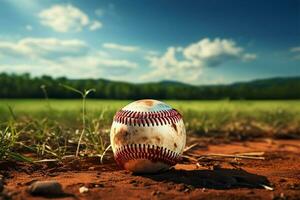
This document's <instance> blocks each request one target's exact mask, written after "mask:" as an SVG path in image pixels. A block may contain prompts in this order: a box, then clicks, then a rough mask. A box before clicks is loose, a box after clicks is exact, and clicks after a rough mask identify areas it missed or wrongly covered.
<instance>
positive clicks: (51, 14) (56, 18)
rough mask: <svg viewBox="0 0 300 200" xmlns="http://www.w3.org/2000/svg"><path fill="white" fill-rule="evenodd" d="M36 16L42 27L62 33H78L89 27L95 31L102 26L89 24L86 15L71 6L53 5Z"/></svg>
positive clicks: (98, 23) (94, 23) (93, 23)
mask: <svg viewBox="0 0 300 200" xmlns="http://www.w3.org/2000/svg"><path fill="white" fill-rule="evenodd" d="M38 16H39V18H40V22H41V24H42V25H44V26H48V27H50V28H52V29H53V30H55V31H57V32H63V33H65V32H69V31H72V32H78V31H81V30H82V29H83V28H84V27H86V26H89V25H90V27H93V29H94V30H96V29H98V28H101V25H102V24H101V22H99V21H97V22H95V21H94V22H91V20H90V19H89V17H88V15H87V14H86V13H84V12H83V11H81V10H80V9H79V8H77V7H75V6H73V5H71V4H66V5H54V6H52V7H50V8H48V9H45V10H42V11H41V12H40V13H39V15H38ZM95 27H96V28H95ZM91 30H92V29H91Z"/></svg>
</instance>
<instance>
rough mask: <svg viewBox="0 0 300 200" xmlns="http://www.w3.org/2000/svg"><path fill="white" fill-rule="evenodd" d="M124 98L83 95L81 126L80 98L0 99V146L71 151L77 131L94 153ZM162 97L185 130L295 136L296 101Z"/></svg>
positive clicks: (299, 125) (299, 115)
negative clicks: (84, 103) (83, 108)
mask: <svg viewBox="0 0 300 200" xmlns="http://www.w3.org/2000/svg"><path fill="white" fill-rule="evenodd" d="M129 102H130V101H118V100H88V101H87V106H86V116H85V118H84V119H85V120H86V124H85V126H84V125H83V122H82V101H81V100H49V101H47V100H43V99H41V100H31V99H24V100H10V99H8V100H0V113H1V116H0V122H1V124H0V127H1V136H2V137H1V141H0V146H2V147H5V146H6V147H7V148H8V149H9V150H10V151H11V149H14V150H15V151H17V152H19V151H21V152H22V151H29V152H33V153H34V155H35V156H37V157H39V158H41V157H42V158H45V157H46V158H48V157H56V158H60V157H62V156H64V155H69V154H72V153H74V151H75V150H74V149H76V145H77V142H78V139H79V137H80V135H81V133H83V137H82V142H81V143H80V150H81V151H80V153H81V154H82V155H90V154H91V155H95V154H98V155H99V154H101V153H102V152H103V151H104V149H105V148H106V147H107V146H108V144H109V139H108V138H109V128H110V125H111V122H112V118H113V115H114V113H115V112H116V111H117V110H118V109H120V108H122V107H123V106H125V105H126V104H128V103H129ZM165 102H166V103H168V104H170V105H171V106H173V107H174V108H176V109H177V110H179V111H180V112H181V113H182V114H183V117H184V121H185V125H186V129H187V132H188V134H196V135H199V136H205V137H221V138H225V139H249V138H255V137H285V138H294V137H299V135H300V134H299V133H300V101H226V100H223V101H165ZM82 130H84V132H82ZM1 151H2V153H1ZM5 152H6V153H5ZM12 152H13V151H12ZM1 157H2V158H3V157H9V155H7V150H5V149H4V150H1V149H0V159H1Z"/></svg>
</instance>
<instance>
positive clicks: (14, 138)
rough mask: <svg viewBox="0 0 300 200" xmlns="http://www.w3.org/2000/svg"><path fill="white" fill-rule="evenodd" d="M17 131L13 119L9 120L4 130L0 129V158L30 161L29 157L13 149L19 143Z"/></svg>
mask: <svg viewBox="0 0 300 200" xmlns="http://www.w3.org/2000/svg"><path fill="white" fill-rule="evenodd" d="M18 138H19V132H18V131H17V129H16V126H15V124H14V121H10V122H9V123H8V124H7V126H6V127H5V128H4V130H0V160H10V159H12V160H16V161H26V162H31V159H29V158H27V157H25V156H23V155H22V154H20V153H17V152H15V151H14V148H16V147H17V146H19V145H20V143H19V142H18Z"/></svg>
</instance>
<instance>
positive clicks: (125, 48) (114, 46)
mask: <svg viewBox="0 0 300 200" xmlns="http://www.w3.org/2000/svg"><path fill="white" fill-rule="evenodd" d="M102 46H103V47H104V48H106V49H115V50H119V51H124V52H135V51H138V50H139V47H137V46H128V45H121V44H116V43H104V44H103V45H102Z"/></svg>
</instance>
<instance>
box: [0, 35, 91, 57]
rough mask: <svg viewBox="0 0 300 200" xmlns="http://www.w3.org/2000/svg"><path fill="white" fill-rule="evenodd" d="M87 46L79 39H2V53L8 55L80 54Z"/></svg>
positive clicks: (0, 47)
mask: <svg viewBox="0 0 300 200" xmlns="http://www.w3.org/2000/svg"><path fill="white" fill-rule="evenodd" d="M86 48H87V45H86V43H85V42H83V41H81V40H77V39H72V40H60V39H57V38H23V39H20V40H18V41H15V42H8V41H1V40H0V54H2V55H7V56H15V55H19V56H24V57H31V58H35V57H43V56H52V55H53V56H54V55H55V56H65V55H72V54H73V55H78V54H80V53H82V51H83V50H85V49H86Z"/></svg>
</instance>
